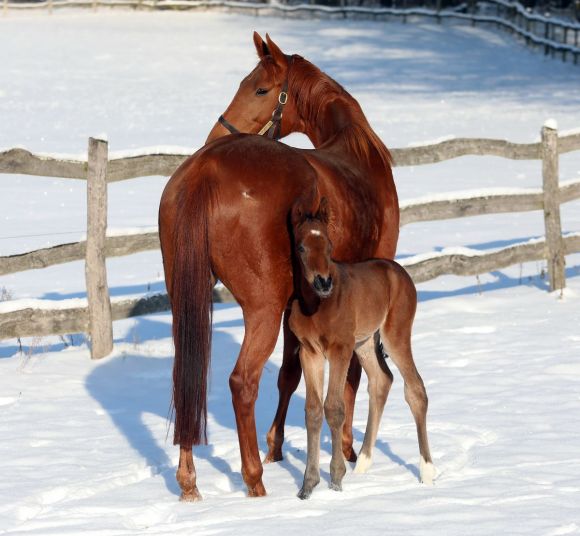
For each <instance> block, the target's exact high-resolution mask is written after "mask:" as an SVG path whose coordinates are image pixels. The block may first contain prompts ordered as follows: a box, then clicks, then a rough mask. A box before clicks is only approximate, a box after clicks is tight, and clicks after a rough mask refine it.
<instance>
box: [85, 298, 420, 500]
mask: <svg viewBox="0 0 580 536" xmlns="http://www.w3.org/2000/svg"><path fill="white" fill-rule="evenodd" d="M220 307H227V306H223V305H222V306H220ZM156 317H158V315H150V316H148V317H139V318H138V319H136V325H135V328H134V329H133V330H132V332H131V335H130V336H132V337H135V336H137V337H138V340H139V341H140V343H139V344H140V345H146V343H147V341H151V340H155V339H165V338H169V337H170V336H171V331H170V330H171V328H170V324H168V323H167V322H166V321H161V320H160V319H156ZM242 326H243V321H242V320H241V319H240V320H235V321H224V322H217V323H215V324H214V330H213V348H214V351H213V355H212V364H211V367H212V371H211V390H210V394H209V399H208V412H209V415H210V418H211V420H212V421H213V422H215V423H216V424H218V425H219V426H220V427H223V428H227V429H230V430H233V431H235V430H236V422H235V417H234V412H233V408H232V405H231V403H230V400H231V394H230V390H229V384H228V377H229V374H230V372H231V370H232V369H233V367H234V364H235V361H236V359H237V357H238V354H239V351H240V344H239V342H238V341H237V340H236V339H235V338H234V337H233V336H232V335H231V334H229V333H228V332H227V331H224V329H227V328H228V327H242ZM117 342H123V341H117ZM125 342H131V341H127V340H125ZM172 366H173V358H172V356H167V357H148V356H146V355H142V354H140V353H139V346H138V345H136V346H135V352H127V353H125V354H124V355H122V356H119V357H115V358H112V359H108V360H106V361H104V362H103V363H102V364H99V365H98V366H97V367H96V368H95V369H94V370H93V371H92V373H91V374H90V375H89V376H88V377H87V380H86V387H87V390H88V392H89V393H90V394H91V396H92V397H93V398H94V399H95V400H96V401H98V402H99V404H100V405H101V407H102V408H103V409H104V410H105V411H106V412H107V414H108V415H109V417H110V418H111V420H112V421H113V423H114V424H115V426H116V427H117V428H118V429H119V430H120V431H121V432H122V434H123V435H124V436H125V438H126V439H127V441H128V443H129V444H130V445H131V447H132V448H134V449H135V451H136V452H138V453H139V455H140V456H142V458H143V459H144V460H145V462H146V463H147V465H148V466H149V467H150V468H151V471H152V473H153V474H159V475H161V476H162V477H163V479H164V481H165V484H166V486H167V489H168V490H169V491H170V492H171V493H173V494H175V495H179V493H180V490H179V487H178V485H177V483H176V481H175V468H176V467H175V465H176V464H175V461H172V460H171V459H170V457H169V455H168V453H167V452H168V449H167V448H166V445H167V443H168V442H171V440H172V437H171V435H172V434H171V432H172V431H171V430H170V417H171V415H170V400H171V369H172ZM278 372H279V367H278V365H277V364H275V363H274V362H272V361H270V362H268V363H267V365H266V368H265V370H264V373H263V375H262V380H261V382H260V396H259V398H258V401H257V403H256V427H257V431H258V438H259V443H260V445H259V446H260V449H261V450H262V452H265V451H266V450H267V444H266V441H265V437H266V433H267V431H268V428H269V426H270V424H271V421H272V418H273V416H274V412H275V405H276V404H277V399H278V388H277V384H276V382H277V379H278ZM304 402H305V400H304V397H303V396H302V395H300V394H298V393H296V394H295V395H294V396H293V397H292V400H291V402H290V407H289V408H288V415H287V419H286V424H287V426H293V427H299V428H302V429H304V435H306V429H305V426H304ZM147 415H153V416H157V417H159V418H161V419H163V420H165V422H166V435H165V441H164V442H160V440H159V432H158V430H157V432H156V433H155V434H154V433H153V431H152V429H151V428H150V425H148V423H147V422H145V416H147ZM353 432H354V436H355V440H356V441H357V442H359V443H360V442H362V440H363V437H364V431H360V430H357V429H355V430H354V431H353ZM322 435H323V438H324V439H323V441H322V444H321V449H322V450H323V451H326V452H328V453H329V454H330V453H331V443H330V439H329V436H330V433H329V431H328V429H327V428H326V425H325V429H324V430H323V434H322ZM209 440H210V442H211V428H210V438H209ZM216 447H217V449H219V444H217V445H214V444H211V443H210V444H208V445H202V446H196V447H194V458H196V459H202V460H205V461H207V462H209V463H210V464H211V465H212V466H213V467H214V468H215V469H216V470H217V471H219V473H220V474H223V475H225V476H226V477H227V478H228V480H229V484H230V489H231V490H232V491H238V490H239V491H244V490H245V485H244V482H243V480H242V477H241V474H240V473H239V472H238V471H237V470H234V469H233V468H232V467H231V465H230V464H229V463H228V462H227V461H226V460H225V459H223V458H221V457H219V456H217V455H216V454H215V451H216ZM377 448H378V449H379V450H380V451H381V452H383V453H384V454H385V455H386V456H387V457H388V458H389V459H391V460H392V461H393V462H394V463H396V464H398V465H400V466H402V467H405V468H406V469H408V470H409V471H410V472H411V473H413V474H414V475H416V476H417V475H418V470H417V468H416V467H414V466H412V465H409V464H407V463H406V462H405V461H404V460H403V459H402V458H400V457H399V456H397V455H396V454H394V453H393V452H392V450H391V448H390V446H389V444H388V443H387V442H385V441H382V440H380V439H379V440H378V441H377ZM284 450H285V453H286V454H288V453H289V452H290V451H291V452H292V457H293V458H294V459H295V460H300V462H302V463H305V462H306V452H305V451H304V449H298V448H296V447H294V446H293V445H292V441H291V440H288V439H287V440H286V442H285V444H284ZM177 452H178V449H177V447H175V455H177ZM279 466H280V467H282V468H283V469H285V470H286V471H287V472H288V473H289V474H290V476H291V477H292V478H293V480H294V482H295V483H296V486H298V487H299V486H300V485H301V484H302V478H303V473H302V469H300V468H299V467H298V466H297V465H296V464H295V463H294V462H293V460H292V459H290V457H289V456H287V455H286V456H285V458H284V460H283V461H282V462H279ZM321 476H322V478H323V479H325V480H327V481H330V475H329V474H328V472H326V471H324V470H323V471H321Z"/></svg>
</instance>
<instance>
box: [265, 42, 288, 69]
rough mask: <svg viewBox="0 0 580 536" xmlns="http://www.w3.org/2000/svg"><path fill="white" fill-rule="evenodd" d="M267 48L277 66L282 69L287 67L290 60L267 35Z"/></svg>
mask: <svg viewBox="0 0 580 536" xmlns="http://www.w3.org/2000/svg"><path fill="white" fill-rule="evenodd" d="M266 43H267V44H268V46H267V48H268V50H269V51H270V56H272V59H273V60H274V63H275V64H276V65H279V66H281V67H286V66H287V65H288V60H287V59H286V54H284V52H282V51H281V50H280V47H279V46H278V45H277V44H276V43H274V41H272V39H270V36H269V35H268V34H266Z"/></svg>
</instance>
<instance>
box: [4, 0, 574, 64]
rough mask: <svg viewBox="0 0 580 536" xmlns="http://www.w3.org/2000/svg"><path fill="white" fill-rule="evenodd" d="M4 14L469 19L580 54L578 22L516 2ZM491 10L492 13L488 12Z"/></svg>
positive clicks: (227, 5)
mask: <svg viewBox="0 0 580 536" xmlns="http://www.w3.org/2000/svg"><path fill="white" fill-rule="evenodd" d="M2 2H3V4H2V5H3V13H4V15H6V14H7V13H8V10H10V9H14V10H24V9H34V10H38V9H47V10H48V12H49V13H52V11H53V10H54V9H58V8H63V7H81V8H83V7H84V8H90V9H92V10H94V11H96V10H97V9H99V8H102V7H106V8H114V7H122V8H133V9H147V10H169V9H173V10H210V9H212V10H228V11H237V12H240V11H241V12H248V13H251V14H254V15H256V16H257V15H259V14H267V15H271V14H278V15H279V14H282V15H284V16H289V15H292V14H297V15H304V14H311V15H312V14H316V15H318V16H320V15H323V16H330V17H332V16H339V17H343V18H346V17H349V16H351V17H352V16H358V17H366V18H371V19H374V20H377V19H378V18H379V17H381V18H384V17H399V18H402V19H403V21H404V22H406V21H407V19H408V18H410V17H430V18H434V19H435V20H436V21H437V22H440V21H441V20H442V19H457V20H462V21H469V23H470V24H472V25H473V24H476V23H480V24H482V23H483V24H493V25H495V26H498V27H500V28H502V29H504V30H507V31H509V32H511V33H512V34H514V35H517V36H518V37H519V38H520V39H522V40H523V41H524V42H525V44H526V45H529V46H534V47H541V48H542V49H543V50H544V53H545V54H546V55H548V54H551V55H552V56H555V54H556V53H560V54H561V57H562V59H563V60H564V61H566V60H567V58H568V56H570V57H571V58H573V61H574V63H575V64H577V63H578V57H579V56H580V46H579V44H580V43H579V33H580V24H578V23H574V22H568V21H564V20H559V19H553V18H550V17H547V16H542V15H539V14H537V13H530V12H529V11H528V10H527V9H526V8H525V7H524V6H522V5H521V4H520V3H519V2H515V1H507V0H481V1H477V0H468V2H467V3H466V4H464V5H462V6H460V7H461V8H463V9H458V8H454V9H441V7H440V6H441V1H440V0H438V1H437V2H436V7H435V9H432V8H426V7H412V8H401V7H367V6H353V5H345V4H347V3H348V1H347V0H340V3H341V4H342V5H340V6H327V5H317V4H315V3H303V4H297V5H287V4H280V3H267V2H265V3H256V2H236V1H227V0H45V1H43V2H34V3H26V2H25V3H21V2H11V1H9V0H2ZM490 8H491V9H490Z"/></svg>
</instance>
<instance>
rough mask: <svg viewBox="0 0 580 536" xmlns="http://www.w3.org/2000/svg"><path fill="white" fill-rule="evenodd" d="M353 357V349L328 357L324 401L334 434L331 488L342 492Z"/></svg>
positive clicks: (333, 352) (331, 351) (340, 351)
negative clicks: (348, 384)
mask: <svg viewBox="0 0 580 536" xmlns="http://www.w3.org/2000/svg"><path fill="white" fill-rule="evenodd" d="M353 346H354V345H353ZM352 355H353V351H352V347H349V348H343V347H340V348H336V349H332V350H330V351H329V355H328V361H329V363H330V374H329V378H328V393H327V395H326V400H325V401H324V415H325V417H326V422H327V423H328V426H329V427H330V431H331V434H332V459H331V461H330V488H331V489H333V490H336V491H342V479H343V477H344V474H345V473H346V466H345V463H344V457H343V452H342V430H343V426H344V421H345V403H344V386H345V383H346V376H347V373H348V368H349V362H350V360H351V356H352Z"/></svg>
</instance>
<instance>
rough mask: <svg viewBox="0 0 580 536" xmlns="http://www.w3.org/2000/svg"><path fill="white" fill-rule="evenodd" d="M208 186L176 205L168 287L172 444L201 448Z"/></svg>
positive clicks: (207, 338) (207, 345) (208, 299)
mask: <svg viewBox="0 0 580 536" xmlns="http://www.w3.org/2000/svg"><path fill="white" fill-rule="evenodd" d="M210 205H211V185H210V182H209V181H208V180H207V179H205V178H202V179H201V180H200V181H199V182H198V185H197V188H195V189H193V191H187V192H184V193H183V195H182V196H181V197H180V200H179V210H178V215H177V218H176V220H175V221H176V223H175V234H174V240H175V242H174V260H173V276H172V288H171V310H172V312H173V342H174V344H175V362H174V364H173V405H174V407H175V433H174V438H173V443H174V444H175V445H181V446H182V447H186V448H187V447H191V446H192V445H198V444H200V443H207V431H206V424H207V382H208V373H209V365H210V357H211V316H212V310H213V302H212V282H211V277H212V274H211V263H210V251H209V239H208V218H209V209H210Z"/></svg>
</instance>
